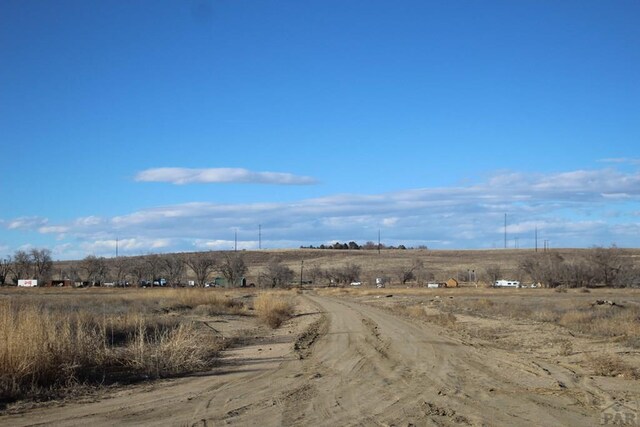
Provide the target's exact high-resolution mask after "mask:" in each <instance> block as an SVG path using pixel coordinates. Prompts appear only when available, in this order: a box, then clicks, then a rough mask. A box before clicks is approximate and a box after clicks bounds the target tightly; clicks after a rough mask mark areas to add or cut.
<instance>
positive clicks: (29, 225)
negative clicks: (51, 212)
mask: <svg viewBox="0 0 640 427" xmlns="http://www.w3.org/2000/svg"><path fill="white" fill-rule="evenodd" d="M47 222H48V220H47V219H46V218H42V217H39V216H22V217H19V218H15V219H13V220H10V221H6V222H5V223H4V225H5V227H7V228H8V229H9V230H35V229H37V228H40V227H43V226H45V225H46V224H47Z"/></svg>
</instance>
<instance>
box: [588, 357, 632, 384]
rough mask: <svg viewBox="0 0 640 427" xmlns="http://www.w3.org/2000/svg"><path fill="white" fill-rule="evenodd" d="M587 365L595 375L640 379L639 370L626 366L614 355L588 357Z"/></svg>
mask: <svg viewBox="0 0 640 427" xmlns="http://www.w3.org/2000/svg"><path fill="white" fill-rule="evenodd" d="M588 363H589V365H590V366H591V368H592V369H593V372H594V374H595V375H600V376H604V377H622V378H626V379H631V380H637V379H640V370H638V369H636V368H634V367H632V366H630V365H628V364H627V363H626V362H625V361H624V360H622V359H621V358H620V357H618V356H617V355H615V354H599V355H596V356H589V358H588Z"/></svg>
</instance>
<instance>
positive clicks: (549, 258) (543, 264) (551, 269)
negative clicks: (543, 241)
mask: <svg viewBox="0 0 640 427" xmlns="http://www.w3.org/2000/svg"><path fill="white" fill-rule="evenodd" d="M563 262H564V258H562V256H561V255H560V254H558V253H556V252H547V253H542V254H539V255H537V256H531V257H527V258H525V259H524V260H522V262H521V263H520V266H519V268H520V270H521V271H523V272H524V273H526V274H527V275H529V277H530V278H531V279H532V280H533V281H534V282H538V283H542V284H543V285H545V286H547V287H550V288H555V287H556V286H558V285H560V284H562V280H561V278H562V263H563Z"/></svg>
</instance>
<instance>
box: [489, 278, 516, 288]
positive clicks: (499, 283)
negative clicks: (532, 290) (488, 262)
mask: <svg viewBox="0 0 640 427" xmlns="http://www.w3.org/2000/svg"><path fill="white" fill-rule="evenodd" d="M493 286H494V287H496V288H519V287H520V282H519V281H517V280H496V281H495V283H494V284H493Z"/></svg>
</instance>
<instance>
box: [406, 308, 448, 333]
mask: <svg viewBox="0 0 640 427" xmlns="http://www.w3.org/2000/svg"><path fill="white" fill-rule="evenodd" d="M404 313H405V314H407V315H408V316H410V317H415V318H419V319H423V320H426V321H427V322H429V323H435V324H436V325H440V326H443V327H445V328H452V327H454V326H455V325H456V321H457V320H458V319H457V318H456V316H455V315H454V314H453V313H435V314H430V313H427V311H426V310H425V308H424V306H422V305H410V306H407V307H404Z"/></svg>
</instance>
